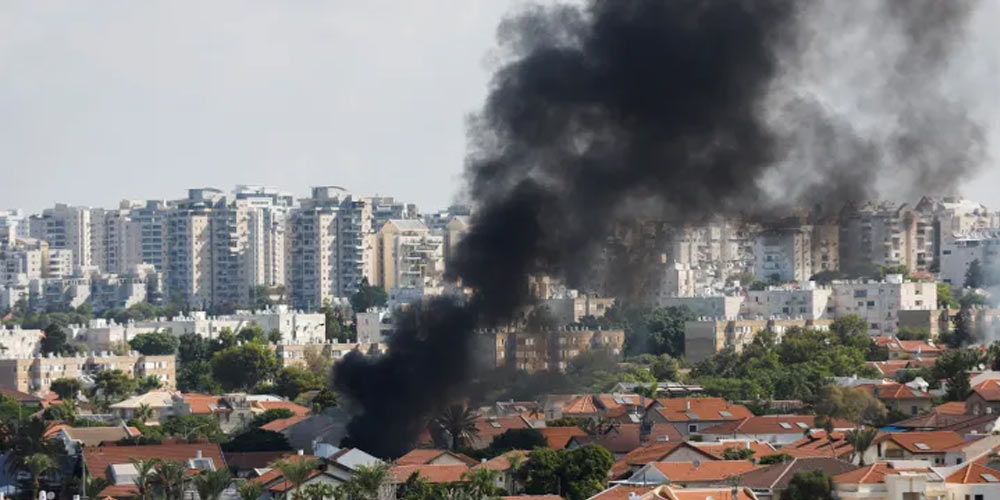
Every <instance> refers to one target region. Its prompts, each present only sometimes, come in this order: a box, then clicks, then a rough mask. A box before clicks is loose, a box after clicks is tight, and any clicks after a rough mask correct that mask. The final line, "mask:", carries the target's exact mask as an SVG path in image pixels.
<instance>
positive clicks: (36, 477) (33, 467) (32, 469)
mask: <svg viewBox="0 0 1000 500" xmlns="http://www.w3.org/2000/svg"><path fill="white" fill-rule="evenodd" d="M24 468H25V469H26V470H27V472H28V473H29V474H31V498H38V492H39V491H41V481H42V476H43V475H44V474H45V473H46V472H48V471H50V470H53V469H55V468H56V461H55V460H53V459H52V457H50V456H49V455H46V454H44V453H35V454H33V455H31V456H29V457H27V458H25V459H24Z"/></svg>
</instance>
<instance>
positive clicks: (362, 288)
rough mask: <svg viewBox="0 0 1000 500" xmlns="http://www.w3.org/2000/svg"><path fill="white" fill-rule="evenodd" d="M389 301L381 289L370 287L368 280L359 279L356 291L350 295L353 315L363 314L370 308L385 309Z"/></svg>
mask: <svg viewBox="0 0 1000 500" xmlns="http://www.w3.org/2000/svg"><path fill="white" fill-rule="evenodd" d="M388 301H389V295H388V294H387V293H385V290H383V289H382V287H378V286H371V285H369V284H368V278H361V283H360V284H359V285H358V291H357V292H354V295H351V307H352V308H353V309H354V312H355V313H359V312H365V311H367V310H368V309H369V308H371V307H385V305H386V303H388Z"/></svg>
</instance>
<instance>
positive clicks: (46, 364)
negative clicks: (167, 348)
mask: <svg viewBox="0 0 1000 500" xmlns="http://www.w3.org/2000/svg"><path fill="white" fill-rule="evenodd" d="M111 369H116V370H122V371H124V372H125V373H126V374H127V375H129V376H131V377H148V376H153V377H156V378H157V379H159V380H160V381H161V383H162V384H163V386H164V387H173V386H174V384H176V367H175V361H174V356H172V355H171V356H143V355H139V354H128V355H123V356H114V355H109V354H108V353H101V354H92V355H81V356H72V357H60V356H51V355H50V356H46V357H39V356H35V357H25V358H9V359H0V386H2V387H10V388H13V389H17V390H19V391H22V392H35V393H42V394H44V393H47V392H48V391H49V385H50V384H51V383H52V381H53V380H55V379H58V378H81V377H89V376H92V375H93V374H95V373H97V372H99V371H102V370H111Z"/></svg>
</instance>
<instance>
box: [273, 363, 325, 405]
mask: <svg viewBox="0 0 1000 500" xmlns="http://www.w3.org/2000/svg"><path fill="white" fill-rule="evenodd" d="M274 388H275V391H276V392H277V394H278V395H279V396H284V397H286V398H288V399H295V398H296V397H298V395H299V394H301V393H303V392H305V391H312V390H319V389H322V388H323V379H322V378H320V377H317V376H316V374H314V373H313V372H311V371H309V370H306V369H304V368H299V367H297V366H289V367H286V368H283V369H282V370H281V371H280V372H278V377H277V378H276V379H275V381H274Z"/></svg>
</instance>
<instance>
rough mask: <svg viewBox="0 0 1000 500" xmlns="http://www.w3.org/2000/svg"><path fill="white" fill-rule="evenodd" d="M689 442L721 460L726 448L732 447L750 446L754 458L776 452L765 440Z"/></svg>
mask: <svg viewBox="0 0 1000 500" xmlns="http://www.w3.org/2000/svg"><path fill="white" fill-rule="evenodd" d="M688 444H690V445H691V446H692V447H694V448H696V449H698V450H701V451H702V452H705V453H708V454H710V455H712V456H714V457H715V458H717V459H719V460H722V459H723V457H724V456H725V453H726V450H728V449H730V448H741V449H743V448H749V449H751V450H753V452H754V453H753V458H760V457H766V456H768V455H774V454H775V453H776V450H775V449H774V446H771V444H770V443H765V442H763V441H722V442H718V443H697V442H691V443H688Z"/></svg>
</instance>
